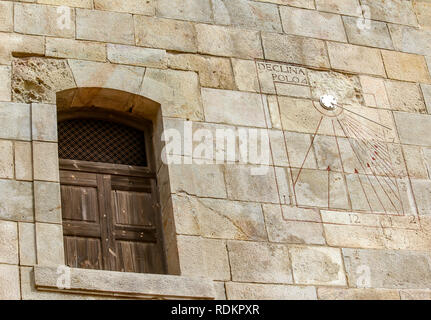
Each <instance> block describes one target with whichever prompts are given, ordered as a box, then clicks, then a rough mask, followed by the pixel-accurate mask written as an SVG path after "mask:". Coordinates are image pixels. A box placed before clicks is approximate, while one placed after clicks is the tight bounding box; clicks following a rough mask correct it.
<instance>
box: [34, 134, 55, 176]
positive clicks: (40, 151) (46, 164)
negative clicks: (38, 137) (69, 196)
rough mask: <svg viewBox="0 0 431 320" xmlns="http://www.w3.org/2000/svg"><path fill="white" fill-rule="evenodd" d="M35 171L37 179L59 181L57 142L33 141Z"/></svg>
mask: <svg viewBox="0 0 431 320" xmlns="http://www.w3.org/2000/svg"><path fill="white" fill-rule="evenodd" d="M33 171H34V172H33V176H34V179H35V180H41V181H52V182H58V181H59V179H60V178H59V169H58V145H57V143H51V142H37V141H33Z"/></svg>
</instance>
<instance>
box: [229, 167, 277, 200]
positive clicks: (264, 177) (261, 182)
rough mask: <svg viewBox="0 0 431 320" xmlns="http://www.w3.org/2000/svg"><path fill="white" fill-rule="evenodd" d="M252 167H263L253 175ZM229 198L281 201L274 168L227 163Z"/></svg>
mask: <svg viewBox="0 0 431 320" xmlns="http://www.w3.org/2000/svg"><path fill="white" fill-rule="evenodd" d="M252 169H258V170H259V169H263V174H259V175H253V174H252V173H253V171H252ZM225 179H226V188H227V193H228V198H229V199H232V200H243V201H259V202H271V203H279V202H280V199H279V197H278V192H277V188H276V183H275V176H274V170H273V169H272V168H271V167H267V166H262V167H260V168H259V167H257V166H251V165H238V164H232V165H231V164H227V165H226V169H225Z"/></svg>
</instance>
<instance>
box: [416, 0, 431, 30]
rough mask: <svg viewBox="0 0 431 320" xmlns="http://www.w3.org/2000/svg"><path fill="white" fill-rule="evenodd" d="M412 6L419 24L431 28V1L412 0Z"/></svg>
mask: <svg viewBox="0 0 431 320" xmlns="http://www.w3.org/2000/svg"><path fill="white" fill-rule="evenodd" d="M413 8H414V10H415V12H416V17H417V18H418V22H419V25H420V26H421V27H422V28H426V29H428V30H431V3H430V2H429V1H427V0H418V1H413Z"/></svg>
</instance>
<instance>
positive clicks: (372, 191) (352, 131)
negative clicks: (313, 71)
mask: <svg viewBox="0 0 431 320" xmlns="http://www.w3.org/2000/svg"><path fill="white" fill-rule="evenodd" d="M256 66H257V70H258V74H259V86H260V88H261V94H262V95H265V94H270V95H275V96H276V97H277V103H278V104H279V110H280V104H281V102H280V98H279V97H280V96H284V95H285V96H289V93H290V92H292V90H293V89H292V88H294V90H295V92H300V93H302V92H304V93H307V90H309V91H310V90H311V89H312V88H311V85H310V83H309V81H308V78H307V69H305V68H303V67H296V66H290V65H288V64H283V63H275V62H262V61H256ZM283 74H284V76H283ZM271 79H272V80H273V83H272V84H271V81H270V80H271ZM271 85H272V87H271ZM326 86H327V87H330V85H326ZM298 90H299V91H298ZM286 92H287V94H286ZM310 92H311V91H310ZM299 99H304V100H306V99H307V100H313V103H312V104H307V107H304V109H303V110H300V111H295V112H297V117H296V118H295V117H294V116H291V115H289V114H288V116H290V117H291V118H292V119H293V120H291V121H292V122H291V123H294V121H295V120H296V119H300V121H303V122H304V123H306V124H307V126H308V127H307V128H305V129H304V130H302V128H301V127H300V126H299V127H295V126H293V128H292V129H290V128H289V127H286V126H284V127H283V132H284V134H285V135H286V134H288V132H290V131H295V133H294V136H295V137H298V139H299V138H300V139H302V140H303V141H306V142H304V143H303V146H302V149H301V150H299V149H297V148H296V147H295V145H294V144H289V142H286V141H287V140H289V139H286V136H285V139H284V140H285V141H284V142H285V147H286V153H287V155H288V161H289V167H288V168H286V170H285V171H286V177H285V178H286V181H287V184H288V185H289V190H288V191H282V192H283V194H281V193H280V198H281V199H284V203H283V204H286V205H290V206H294V207H299V208H316V207H317V208H320V209H322V210H330V211H345V212H358V213H370V214H379V215H391V216H402V215H414V216H416V215H417V210H416V207H415V204H414V201H413V200H412V191H411V188H410V180H409V177H408V174H407V173H406V170H405V166H404V167H403V165H405V162H404V158H403V155H402V151H401V149H400V147H399V145H397V144H396V143H394V139H393V138H389V137H394V136H396V134H395V130H394V129H393V128H392V126H391V124H388V122H387V121H382V120H381V119H380V118H379V117H377V116H375V114H377V113H378V110H376V109H373V108H368V107H366V106H365V105H360V104H358V105H355V104H348V103H347V104H346V103H343V102H341V101H340V100H342V99H339V97H337V96H336V94H334V93H331V92H328V93H323V94H322V95H320V97H319V98H318V99H316V97H312V95H311V94H310V96H309V97H308V98H306V97H304V98H299ZM289 110H290V109H289ZM280 114H281V112H280ZM298 128H299V129H298ZM286 132H287V133H286ZM304 137H305V138H304ZM328 150H330V151H328ZM319 158H320V159H319ZM292 159H294V161H292ZM316 162H317V165H316V164H315V163H316ZM400 168H404V171H403V170H402V169H400ZM288 192H289V194H288V195H287V194H286V193H288ZM282 202H283V200H282Z"/></svg>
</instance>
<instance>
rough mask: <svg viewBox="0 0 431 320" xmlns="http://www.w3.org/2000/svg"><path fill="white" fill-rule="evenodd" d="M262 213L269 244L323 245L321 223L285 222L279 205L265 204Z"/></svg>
mask: <svg viewBox="0 0 431 320" xmlns="http://www.w3.org/2000/svg"><path fill="white" fill-rule="evenodd" d="M263 212H264V213H265V222H266V229H267V230H268V237H269V240H270V241H271V242H282V243H295V244H325V238H324V236H323V228H322V224H321V223H316V222H302V221H292V220H287V219H285V218H284V216H283V213H282V210H281V208H280V206H279V205H269V204H265V205H263Z"/></svg>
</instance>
